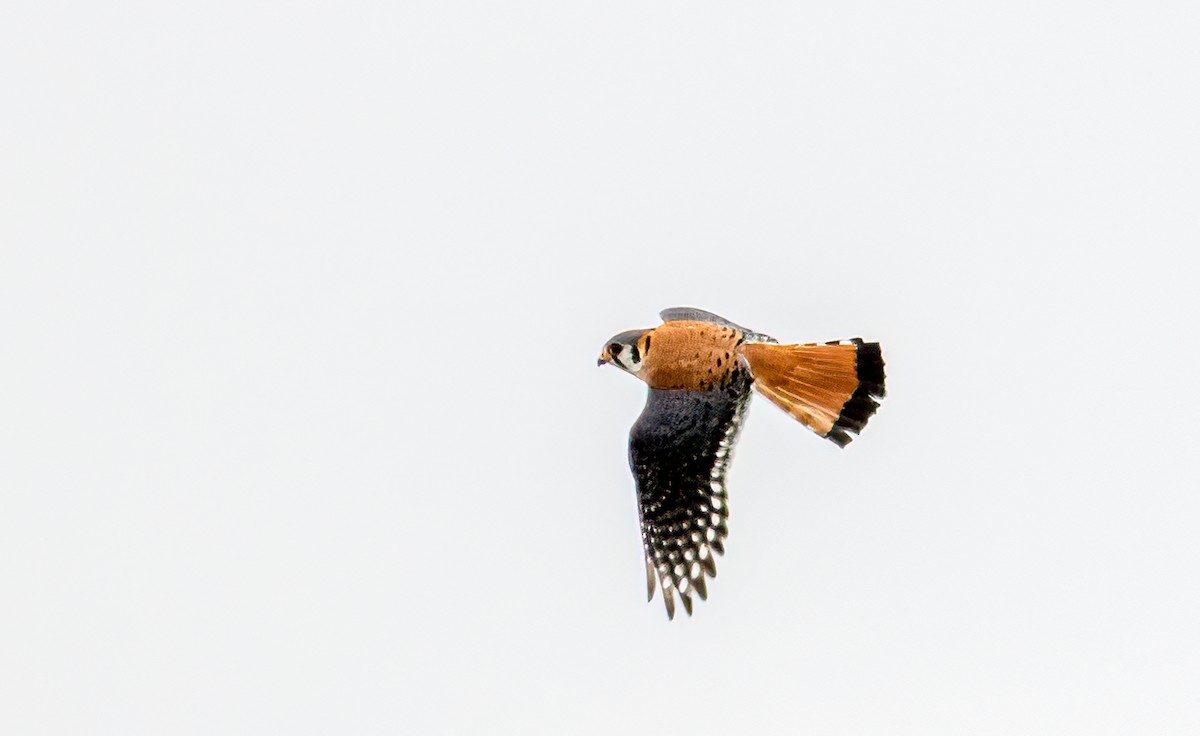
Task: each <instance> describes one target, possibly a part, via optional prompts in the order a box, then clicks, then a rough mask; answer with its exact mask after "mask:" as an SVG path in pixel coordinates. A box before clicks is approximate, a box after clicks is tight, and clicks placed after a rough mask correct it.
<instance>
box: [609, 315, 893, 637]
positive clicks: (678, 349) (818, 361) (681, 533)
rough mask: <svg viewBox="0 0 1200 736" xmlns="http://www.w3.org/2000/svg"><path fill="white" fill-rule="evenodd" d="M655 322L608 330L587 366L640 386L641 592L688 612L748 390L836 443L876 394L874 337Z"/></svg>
mask: <svg viewBox="0 0 1200 736" xmlns="http://www.w3.org/2000/svg"><path fill="white" fill-rule="evenodd" d="M659 316H660V317H662V320H663V324H661V325H659V326H658V327H653V328H650V329H645V330H629V331H628V332H622V333H620V334H618V335H614V336H613V337H611V338H610V339H609V340H608V342H607V343H606V344H605V346H604V350H603V351H602V352H601V353H600V359H599V360H598V361H597V365H606V364H607V365H614V366H616V367H618V368H620V369H621V370H623V371H625V372H626V373H629V374H631V375H633V376H636V377H637V378H640V379H641V380H643V381H645V382H646V384H647V385H648V386H649V394H648V397H647V399H646V406H645V408H644V409H643V410H642V413H641V416H639V417H638V419H637V421H636V422H634V425H633V429H632V431H630V433H629V467H630V469H631V470H632V471H633V476H634V480H635V481H636V484H637V497H638V516H639V518H640V521H641V526H642V547H643V548H644V550H645V558H646V599H647V600H648V601H649V600H653V599H654V588H655V580H656V579H657V581H658V585H659V586H660V587H661V588H662V596H663V602H664V603H665V604H666V608H667V617H668V618H671V619H673V618H675V595H676V594H678V595H679V599H680V601H681V602H682V605H683V607H684V609H685V610H686V611H687V613H688V615H689V616H690V615H691V614H692V594H693V593H694V594H695V595H697V596H699V597H700V598H701V599H707V598H708V583H707V578H711V577H715V576H716V574H717V566H716V562H715V561H714V556H715V555H719V554H724V552H725V536H726V534H727V533H728V526H727V524H726V521H727V520H728V518H729V504H728V493H727V491H726V487H725V475H726V472H727V471H728V470H729V463H730V460H731V459H732V453H733V447H734V444H735V443H736V442H737V438H738V434H739V432H740V431H741V428H742V420H743V418H744V417H745V415H746V408H747V407H748V406H749V404H750V394H751V393H752V392H751V389H752V388H753V389H757V390H758V392H759V393H761V394H762V395H763V396H766V397H767V399H769V400H770V401H771V403H773V404H775V405H776V406H778V407H779V408H780V409H783V410H784V411H785V412H787V413H788V414H790V415H791V416H792V417H794V418H795V419H796V420H798V421H799V422H800V423H801V424H803V425H804V426H806V427H808V428H809V429H811V430H812V431H814V432H816V433H817V434H818V435H820V436H821V437H824V438H825V439H827V440H829V441H831V442H833V443H834V444H835V445H837V446H838V447H845V446H846V445H847V444H849V443H850V441H851V440H852V439H853V437H851V434H858V433H859V432H861V431H862V429H863V427H865V426H866V424H867V420H868V419H870V418H871V416H872V415H873V414H874V413H875V410H876V409H878V408H879V402H878V401H876V400H875V399H877V398H883V396H884V385H883V384H884V372H883V356H882V353H881V352H880V348H879V343H874V342H864V341H863V340H862V339H861V338H853V339H851V340H844V341H843V340H835V341H833V342H827V343H824V344H817V343H806V344H804V345H795V344H792V345H784V344H780V343H779V341H778V340H776V339H775V338H773V337H770V336H768V335H764V334H761V333H758V332H754V331H752V330H748V329H746V328H745V327H741V326H739V325H736V324H734V323H733V322H730V321H729V320H727V319H724V318H723V317H718V316H717V315H715V314H712V313H711V312H706V311H704V310H702V309H694V308H691V307H677V308H673V309H666V310H663V311H662V312H660V313H659Z"/></svg>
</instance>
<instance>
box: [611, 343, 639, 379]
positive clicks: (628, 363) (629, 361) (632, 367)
mask: <svg viewBox="0 0 1200 736" xmlns="http://www.w3.org/2000/svg"><path fill="white" fill-rule="evenodd" d="M613 360H615V361H616V363H617V365H619V366H621V368H623V369H625V370H627V371H629V372H630V373H637V372H638V371H640V370H641V369H642V364H641V363H640V362H639V363H634V362H633V348H631V347H629V346H628V345H622V346H621V350H620V352H618V353H617V354H616V355H614V356H613Z"/></svg>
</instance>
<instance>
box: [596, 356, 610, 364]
mask: <svg viewBox="0 0 1200 736" xmlns="http://www.w3.org/2000/svg"><path fill="white" fill-rule="evenodd" d="M607 362H608V361H607V360H605V359H604V356H603V355H601V356H600V358H599V359H598V360H597V361H596V365H604V364H605V363H607Z"/></svg>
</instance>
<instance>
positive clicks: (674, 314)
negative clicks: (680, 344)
mask: <svg viewBox="0 0 1200 736" xmlns="http://www.w3.org/2000/svg"><path fill="white" fill-rule="evenodd" d="M658 316H659V317H660V318H662V321H663V322H680V321H688V322H712V323H713V324H717V325H721V326H722V327H730V328H733V329H735V330H737V331H738V332H741V333H742V334H744V335H745V336H746V342H768V343H775V342H779V341H778V340H776V339H775V338H773V337H771V336H770V335H764V334H762V333H761V332H755V331H754V330H748V329H746V328H745V327H742V326H741V325H739V324H735V323H733V322H730V321H729V320H727V319H725V318H724V317H721V316H719V315H716V314H713V313H712V312H706V311H704V310H703V309H697V308H696V307H669V308H667V309H664V310H662V311H661V312H659V313H658Z"/></svg>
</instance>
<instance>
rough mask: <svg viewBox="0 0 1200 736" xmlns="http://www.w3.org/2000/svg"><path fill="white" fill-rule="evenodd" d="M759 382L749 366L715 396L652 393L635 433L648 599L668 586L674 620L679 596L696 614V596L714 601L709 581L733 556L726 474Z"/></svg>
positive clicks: (633, 461) (632, 443)
mask: <svg viewBox="0 0 1200 736" xmlns="http://www.w3.org/2000/svg"><path fill="white" fill-rule="evenodd" d="M751 385H752V379H751V378H750V376H749V374H748V372H747V371H746V370H744V369H742V368H740V367H739V368H738V369H737V370H735V371H734V373H733V375H732V377H731V380H730V381H729V382H728V383H727V384H726V385H723V386H718V387H716V388H713V389H711V390H708V391H663V390H659V389H653V388H652V389H650V395H649V398H648V399H647V400H646V408H645V409H643V410H642V414H641V416H640V417H638V420H637V422H636V423H634V425H633V430H632V431H631V432H630V434H629V465H630V468H632V470H633V475H634V478H635V479H636V480H637V493H638V512H639V516H640V518H641V523H642V545H643V547H644V548H645V553H646V587H647V597H648V599H652V598H653V597H654V580H655V577H657V578H658V581H659V583H660V584H661V585H662V592H663V602H664V603H665V604H666V606H667V615H668V616H669V617H671V618H674V617H675V598H674V593H675V592H678V593H679V597H680V599H681V601H682V602H683V606H684V608H685V609H686V610H687V612H688V614H689V615H690V614H691V612H692V599H691V594H692V591H693V590H694V591H695V592H696V594H697V595H699V596H700V597H701V598H702V599H703V598H707V597H708V587H707V583H706V581H705V576H706V575H707V576H709V577H712V576H715V575H716V574H717V566H716V562H715V561H714V559H713V557H714V555H716V554H722V553H723V552H724V551H725V535H726V534H727V533H728V527H727V526H726V519H727V518H728V516H729V507H728V505H727V498H728V496H727V494H726V490H725V473H726V470H727V469H728V467H729V462H730V460H731V459H732V457H731V456H732V452H733V446H734V443H735V442H736V441H737V437H738V433H739V432H740V431H741V427H742V418H743V416H744V415H745V412H746V407H747V406H748V405H749V401H750V394H751V391H750V387H751Z"/></svg>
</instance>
